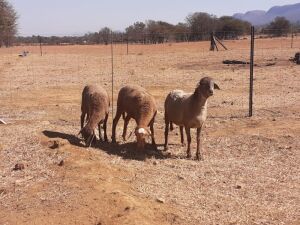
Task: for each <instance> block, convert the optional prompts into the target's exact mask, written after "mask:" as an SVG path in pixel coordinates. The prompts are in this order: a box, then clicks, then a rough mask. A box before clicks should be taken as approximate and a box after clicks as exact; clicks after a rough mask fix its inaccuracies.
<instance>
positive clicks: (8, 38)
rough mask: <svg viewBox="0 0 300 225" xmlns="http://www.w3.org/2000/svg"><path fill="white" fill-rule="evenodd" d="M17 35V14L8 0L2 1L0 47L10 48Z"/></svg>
mask: <svg viewBox="0 0 300 225" xmlns="http://www.w3.org/2000/svg"><path fill="white" fill-rule="evenodd" d="M16 34H17V13H16V11H15V10H14V8H13V6H12V5H11V4H9V3H8V2H7V1H6V0H0V47H2V46H3V45H5V46H10V45H11V44H12V41H13V38H14V37H15V35H16Z"/></svg>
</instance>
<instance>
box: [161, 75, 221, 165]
mask: <svg viewBox="0 0 300 225" xmlns="http://www.w3.org/2000/svg"><path fill="white" fill-rule="evenodd" d="M214 89H218V90H219V89H220V88H219V86H218V85H217V84H216V83H215V82H214V80H213V79H212V78H210V77H204V78H202V79H201V80H200V82H199V83H198V85H197V87H196V89H195V91H194V93H185V92H184V91H182V90H174V91H171V92H170V93H169V94H168V96H167V98H166V100H165V150H167V148H168V133H169V125H170V127H171V130H172V129H173V125H172V123H175V124H177V125H178V126H179V127H180V136H181V143H182V144H184V137H183V127H184V128H185V131H186V135H187V141H188V146H187V157H188V158H190V157H191V149H190V144H191V133H190V129H191V128H197V153H196V157H197V159H198V160H200V159H201V158H203V157H202V155H201V153H200V132H201V129H202V126H203V124H204V122H205V120H206V117H207V99H208V98H209V97H210V96H212V95H213V94H214Z"/></svg>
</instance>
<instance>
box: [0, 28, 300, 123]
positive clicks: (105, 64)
mask: <svg viewBox="0 0 300 225" xmlns="http://www.w3.org/2000/svg"><path fill="white" fill-rule="evenodd" d="M201 35H202V36H203V40H202V41H187V40H188V38H186V39H183V40H186V41H178V39H176V38H174V36H173V38H171V37H170V36H167V35H162V36H163V37H164V38H163V40H162V41H157V42H149V41H144V42H136V41H133V40H132V39H129V38H123V39H116V40H115V39H114V34H112V35H111V37H110V38H111V39H110V40H111V44H107V45H106V44H103V45H59V46H48V45H45V43H43V45H42V48H41V49H40V46H39V45H31V46H29V45H26V46H16V47H13V48H1V49H0V54H1V61H0V74H1V77H0V80H1V84H0V86H1V94H0V101H2V103H3V102H7V101H9V102H10V104H12V105H13V104H16V105H18V104H19V105H20V104H21V105H22V101H24V100H28V99H29V100H30V99H31V100H32V101H31V102H32V104H35V105H44V106H45V105H58V104H67V105H69V106H70V108H71V109H72V110H74V111H76V110H77V108H76V107H77V105H78V101H79V99H80V97H79V98H78V97H76V98H75V97H74V96H80V94H81V89H82V88H83V86H84V85H86V84H88V83H98V84H101V85H103V86H104V87H105V88H106V89H107V90H108V91H109V92H110V93H111V97H114V100H115V99H116V97H117V94H118V90H119V88H120V87H121V86H123V85H125V84H129V83H133V84H138V85H141V86H144V87H145V88H147V89H148V90H149V92H151V93H152V94H153V95H154V96H155V97H156V99H157V101H158V102H159V104H158V105H159V111H161V112H163V102H164V98H165V96H166V95H167V94H168V92H169V91H171V90H173V89H183V90H185V91H188V92H192V91H193V90H194V88H195V86H196V84H197V82H198V81H199V80H200V78H201V77H204V76H211V77H213V78H214V79H215V80H216V82H217V83H218V84H219V86H220V87H221V89H222V90H221V91H220V92H217V93H216V96H215V97H213V98H211V100H210V109H209V115H210V117H221V118H223V117H226V118H230V117H245V116H247V115H248V106H249V62H250V36H249V35H244V36H237V37H234V38H232V37H233V36H235V35H233V34H232V33H231V35H230V32H228V33H223V34H222V35H221V34H220V33H218V32H216V33H215V35H216V36H218V35H219V39H220V40H221V42H222V43H223V44H224V45H225V46H226V48H227V49H228V50H225V49H223V48H222V47H220V46H219V51H210V50H209V49H210V44H211V42H210V39H209V38H210V37H211V34H210V33H205V34H201ZM139 36H141V37H144V38H145V36H143V35H142V34H140V35H139ZM176 36H177V37H178V36H181V37H184V36H186V34H181V35H180V34H179V33H178V34H176ZM166 37H168V38H166ZM204 37H205V38H204ZM147 40H148V39H147ZM41 50H42V52H43V54H42V56H41ZM24 51H28V52H29V53H28V55H26V56H23V55H22V53H23V52H24ZM299 51H300V32H299V31H297V32H293V33H290V34H288V35H285V36H281V37H275V36H273V35H270V32H269V31H265V33H264V32H260V33H256V34H255V52H254V64H255V65H254V115H256V116H264V115H270V116H284V115H285V112H284V110H282V109H283V108H284V107H288V106H295V105H297V104H299V102H300V101H299V97H298V94H299V93H298V92H299V88H296V87H295V85H294V83H295V82H297V83H298V84H299V77H300V76H299V74H298V75H297V73H298V70H299V68H297V67H296V66H295V64H294V63H293V62H291V61H290V60H289V59H290V58H291V57H293V56H294V55H295V53H296V52H299ZM112 52H113V54H112ZM226 61H233V62H235V63H233V64H225V63H224V62H226ZM236 61H239V63H238V64H236ZM112 75H113V80H112ZM8 84H9V85H8ZM113 86H114V88H113ZM41 90H43V91H42V92H41ZM111 91H112V92H111ZM24 93H25V94H24ZM68 96H71V97H68ZM16 99H17V100H16ZM24 102H25V101H24ZM17 103H18V104H17ZM113 103H114V104H113V105H115V104H116V102H115V101H114V102H113ZM24 104H25V103H24ZM26 107H29V108H30V106H28V105H26ZM0 113H1V115H0V117H5V116H6V115H7V113H8V114H10V115H11V114H12V113H13V112H10V111H9V110H8V109H7V110H5V107H2V109H1V111H0Z"/></svg>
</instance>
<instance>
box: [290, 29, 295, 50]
mask: <svg viewBox="0 0 300 225" xmlns="http://www.w3.org/2000/svg"><path fill="white" fill-rule="evenodd" d="M293 44H294V33H293V30H292V40H291V48H293Z"/></svg>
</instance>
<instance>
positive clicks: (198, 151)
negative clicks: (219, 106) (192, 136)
mask: <svg viewBox="0 0 300 225" xmlns="http://www.w3.org/2000/svg"><path fill="white" fill-rule="evenodd" d="M200 134H201V127H200V128H197V152H196V158H197V160H201V159H203V157H202V155H201V151H200V148H201V142H200Z"/></svg>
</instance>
